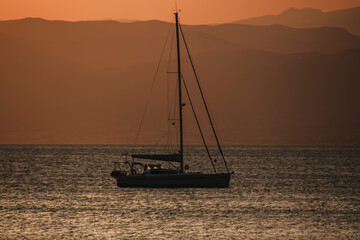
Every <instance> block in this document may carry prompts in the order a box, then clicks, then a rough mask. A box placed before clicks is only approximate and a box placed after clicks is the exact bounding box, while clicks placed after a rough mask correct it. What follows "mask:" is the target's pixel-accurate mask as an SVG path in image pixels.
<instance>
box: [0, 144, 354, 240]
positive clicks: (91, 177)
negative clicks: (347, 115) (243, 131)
mask: <svg viewBox="0 0 360 240" xmlns="http://www.w3.org/2000/svg"><path fill="white" fill-rule="evenodd" d="M124 149H126V146H96V145H95V146H84V145H79V146H77V145H72V146H61V145H45V146H41V145H17V146H16V145H0V160H1V164H0V174H1V175H0V176H1V178H0V184H1V185H0V186H1V192H0V239H22V238H23V239H44V238H45V239H53V238H55V239H63V238H65V239H66V238H67V239H74V238H96V239H111V238H112V239H131V238H135V239H144V238H150V239H154V238H155V239H231V238H233V239H249V238H252V239H266V238H273V239H281V238H283V239H360V148H359V147H358V148H351V147H346V148H337V147H227V148H225V153H226V155H227V156H228V161H229V165H230V167H231V169H232V170H233V171H235V174H234V175H232V179H231V182H230V188H229V189H121V188H118V187H117V186H116V183H115V179H112V178H111V177H110V176H109V173H110V171H111V170H112V162H113V161H115V160H119V159H120V157H119V155H120V153H121V152H123V150H124ZM189 150H190V152H191V154H192V155H193V156H192V157H191V158H192V159H193V161H194V162H193V163H190V167H191V169H193V170H194V171H196V170H198V168H199V166H200V165H201V164H200V161H199V157H198V156H200V157H203V153H202V152H199V151H200V148H198V147H192V148H191V149H189ZM205 164H206V169H205V170H209V167H210V164H209V163H208V162H207V161H205ZM218 164H219V165H220V163H219V162H218Z"/></svg>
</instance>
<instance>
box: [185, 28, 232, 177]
mask: <svg viewBox="0 0 360 240" xmlns="http://www.w3.org/2000/svg"><path fill="white" fill-rule="evenodd" d="M179 28H180V32H181V36H182V39H183V41H184V44H185V48H186V51H187V54H188V56H189V60H190V63H191V67H192V69H193V72H194V75H195V79H196V82H197V85H198V87H199V91H200V94H201V97H202V100H203V102H204V106H205V109H206V113H207V115H208V118H209V121H210V125H211V128H212V130H213V133H214V136H215V140H216V143H217V145H218V148H219V152H220V154H221V157H222V159H223V161H224V164H225V167H226V170H227V172H228V173H229V172H230V171H229V168H228V166H227V163H226V160H225V156H224V154H223V151H222V148H221V145H220V142H219V139H218V137H217V134H216V131H215V128H214V124H213V121H212V120H211V116H210V112H209V109H208V107H207V104H206V101H205V97H204V94H203V91H202V90H201V86H200V82H199V78H198V76H197V73H196V70H195V66H194V64H193V61H192V58H191V55H190V51H189V48H188V45H187V43H186V40H185V37H184V33H183V31H182V27H181V25H179Z"/></svg>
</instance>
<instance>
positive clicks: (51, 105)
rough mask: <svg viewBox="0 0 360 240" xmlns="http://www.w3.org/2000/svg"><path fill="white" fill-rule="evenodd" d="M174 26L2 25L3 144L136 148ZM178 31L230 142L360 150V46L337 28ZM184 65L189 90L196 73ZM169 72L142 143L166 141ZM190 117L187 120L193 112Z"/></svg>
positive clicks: (161, 79) (162, 77)
mask: <svg viewBox="0 0 360 240" xmlns="http://www.w3.org/2000/svg"><path fill="white" fill-rule="evenodd" d="M169 27H170V25H169V24H168V23H164V22H158V21H150V22H136V23H118V22H113V21H105V22H62V21H46V20H43V19H24V20H18V21H7V22H0V52H1V54H0V86H1V87H0V113H1V117H0V143H123V144H126V143H133V140H134V137H135V134H136V131H137V129H138V126H139V122H140V119H141V114H142V112H143V110H144V107H145V102H146V100H147V96H148V93H149V89H150V87H151V84H152V80H153V77H154V73H155V70H156V67H157V61H158V60H159V57H160V54H161V51H162V48H163V44H164V43H165V40H166V34H167V32H168V31H169ZM183 30H184V33H185V36H186V37H187V40H188V43H189V45H190V50H191V52H192V53H193V60H194V62H195V64H196V66H197V70H198V74H199V76H200V80H201V82H202V83H203V87H204V90H205V92H206V93H207V99H208V102H209V103H210V107H211V110H212V113H213V115H214V117H215V121H216V123H217V124H216V125H217V127H218V130H220V133H221V136H222V140H223V141H224V143H225V144H272V145H275V144H306V145H311V144H322V145H324V144H330V145H360V132H359V131H358V126H359V124H360V105H359V104H360V95H359V94H358V89H360V81H359V79H360V69H359V67H358V66H359V65H360V50H359V49H360V48H359V47H358V45H357V44H358V38H357V37H355V36H353V35H351V34H349V33H347V32H346V31H344V30H341V29H336V28H317V29H293V28H289V27H282V26H268V27H263V26H245V25H236V24H225V25H219V26H216V27H209V26H183ZM241 36H245V37H241ZM266 36H268V37H266ZM291 36H293V37H291ZM310 36H313V37H312V38H311V37H310ZM315 36H316V37H315ZM327 36H332V37H331V40H329V41H328V42H326V39H327V38H328V37H327ZM263 38H267V39H268V41H265V40H263ZM299 39H300V40H299ZM335 40H336V41H335ZM171 41H172V40H171V38H170V39H169V40H168V43H170V42H171ZM277 41H279V42H281V44H279V43H278V42H277ZM281 45H284V46H281ZM173 50H174V47H173ZM285 53H286V54H285ZM183 54H184V50H183ZM164 55H165V56H166V57H165V60H168V59H169V52H165V54H164ZM174 56H175V55H172V58H174ZM170 59H171V58H170ZM172 63H173V64H172V65H170V71H173V70H175V65H174V62H172ZM182 67H183V74H184V76H185V79H186V80H187V81H188V85H189V89H190V91H191V87H192V86H193V84H194V82H193V79H191V77H189V76H190V74H189V71H190V69H191V68H190V66H189V65H188V62H186V61H185V62H184V63H183V65H182ZM168 70H169V69H168V63H167V62H166V61H165V62H164V63H163V64H161V65H160V70H159V76H158V80H157V82H156V84H155V85H154V90H153V94H152V98H151V99H150V103H151V104H150V105H149V106H150V107H149V110H148V114H147V115H146V118H145V121H144V127H143V131H142V133H141V136H140V139H139V142H141V143H154V139H155V140H159V139H160V140H161V139H164V138H163V136H164V134H165V132H166V128H167V123H166V119H167V115H166V114H167V113H166V111H162V110H166V109H167V105H166V99H167V95H166V88H167V87H166V80H167V79H168V76H169V75H168V74H166V72H167V71H168ZM170 82H171V80H170ZM173 82H174V81H173ZM197 101H198V99H194V103H197ZM185 102H186V103H188V100H187V99H186V98H185ZM184 111H185V115H186V116H185V118H186V119H189V118H192V116H191V112H190V108H189V104H187V106H186V107H185V108H184ZM159 119H163V120H165V122H163V121H160V120H159ZM200 120H201V121H203V120H204V119H200ZM194 127H195V126H194V125H186V129H185V136H186V137H187V143H191V144H194V143H200V141H201V140H200V139H199V136H198V135H195V134H194V133H195V132H196V131H195V130H194ZM159 129H160V130H159ZM205 131H206V128H205ZM160 140H159V142H158V143H163V142H161V141H160Z"/></svg>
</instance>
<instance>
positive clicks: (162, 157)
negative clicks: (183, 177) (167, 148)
mask: <svg viewBox="0 0 360 240" xmlns="http://www.w3.org/2000/svg"><path fill="white" fill-rule="evenodd" d="M131 157H133V158H139V159H150V160H159V161H167V162H181V160H180V154H133V155H131Z"/></svg>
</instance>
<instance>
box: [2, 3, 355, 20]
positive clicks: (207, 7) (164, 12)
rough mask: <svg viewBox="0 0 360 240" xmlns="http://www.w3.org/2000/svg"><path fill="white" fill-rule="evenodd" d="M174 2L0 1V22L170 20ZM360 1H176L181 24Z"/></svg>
mask: <svg viewBox="0 0 360 240" xmlns="http://www.w3.org/2000/svg"><path fill="white" fill-rule="evenodd" d="M174 2H175V0H0V20H8V19H18V18H24V17H41V18H45V19H59V20H75V21H76V20H99V19H130V20H150V19H159V20H164V21H171V20H172V17H173V16H172V14H171V13H172V10H173V9H174V8H175V7H174V5H175V4H174ZM359 5H360V0H178V6H179V8H180V9H181V10H182V14H181V16H182V22H183V23H185V24H211V23H223V22H231V21H235V20H239V19H243V18H248V17H254V16H261V15H266V14H278V13H280V12H282V11H284V10H286V9H287V8H290V7H294V8H304V7H310V8H317V9H321V10H323V11H333V10H337V9H344V8H351V7H356V6H359Z"/></svg>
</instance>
